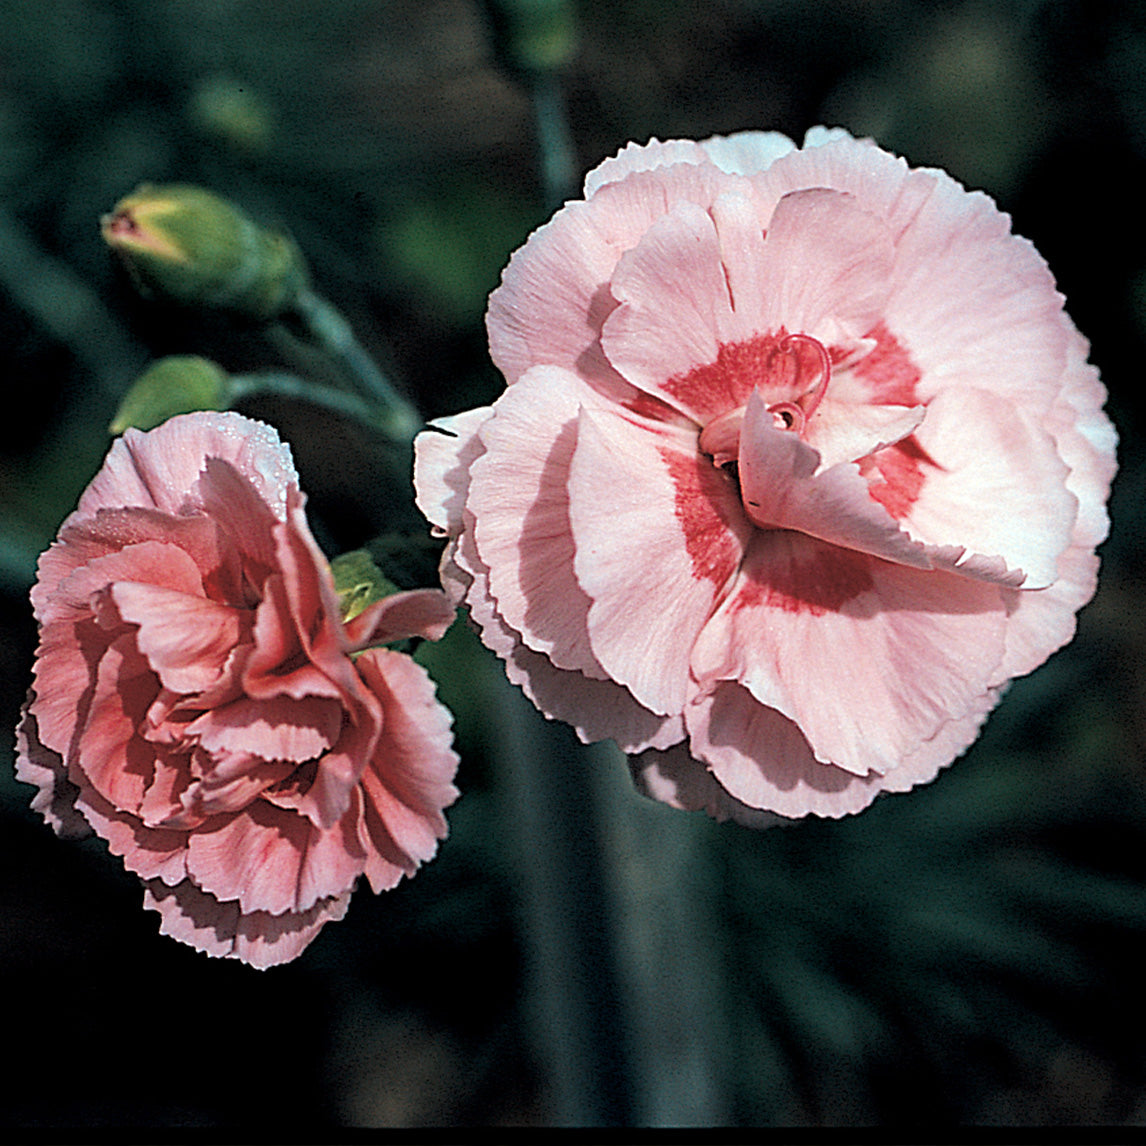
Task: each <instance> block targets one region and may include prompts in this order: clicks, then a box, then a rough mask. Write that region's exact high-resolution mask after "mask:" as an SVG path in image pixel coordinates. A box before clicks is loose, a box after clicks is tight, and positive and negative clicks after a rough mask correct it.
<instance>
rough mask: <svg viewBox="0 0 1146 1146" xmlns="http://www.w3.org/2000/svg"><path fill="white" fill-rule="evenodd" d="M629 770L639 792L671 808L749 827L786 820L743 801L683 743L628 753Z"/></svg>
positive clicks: (775, 824)
mask: <svg viewBox="0 0 1146 1146" xmlns="http://www.w3.org/2000/svg"><path fill="white" fill-rule="evenodd" d="M629 771H630V772H631V774H632V777H633V783H634V784H635V785H636V788H637V791H638V792H640V793H641V794H642V795H644V796H648V798H649V799H650V800H657V801H658V802H659V803H662V804H668V806H669V807H670V808H679V809H680V810H681V811H684V812H707V813H708V814H709V815H710V816H711V817H712V818H713V819H714V820H717V821H719V822H721V823H723V822H724V821H725V820H735V821H736V823H738V824H743V825H745V827H749V828H771V827H776V826H778V825H781V824H786V823H788V822H789V821H787V820H785V819H784V818H783V817H782V816H777V815H775V814H774V813H772V812H762V811H760V809H758V808H750V807H748V805H747V804H742V803H741V802H740V801H739V800H737V799H736V797H735V796H732V795H730V794H729V793H728V792H727V791H726V790H725V789H724V788H722V787H721V786H720V784H718V783H717V781H716V779H715V778H714V777H713V775H712V773H711V772H709V770H708V769H707V768H706V767H705V766H704V764H703V763H702V762H701V761H700V760H697V759H696V757H695V756H693V755H691V753H690V750H689V749H688V748H687V747H686V746H685V745H680V746H679V747H676V748H670V749H669V750H668V751H658V750H656V749H650V750H648V751H646V752H642V753H641V754H640V755H638V756H630V757H629Z"/></svg>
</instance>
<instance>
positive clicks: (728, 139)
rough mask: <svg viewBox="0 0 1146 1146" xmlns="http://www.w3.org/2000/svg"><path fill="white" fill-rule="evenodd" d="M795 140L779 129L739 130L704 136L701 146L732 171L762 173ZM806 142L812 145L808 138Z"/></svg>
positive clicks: (726, 169) (739, 173)
mask: <svg viewBox="0 0 1146 1146" xmlns="http://www.w3.org/2000/svg"><path fill="white" fill-rule="evenodd" d="M795 146H796V145H795V144H794V143H793V142H792V141H791V140H790V139H789V138H788V137H787V136H786V135H782V134H781V133H780V132H778V131H739V132H737V133H736V134H735V135H714V136H711V137H710V138H708V139H705V140H702V141H701V144H700V147H701V150H703V152H704V153H705V155H707V156H708V158H709V159H710V160H711V161H712V162H713V163H715V164H716V166H717V167H719V168H720V170H721V171H727V172H728V173H729V174H730V175H758V174H759V173H760V172H761V171H766V170H767V169H768V168H769V167H771V166H772V164H773V163H775V162H776V160H777V159H779V158H780V157H781V156H782V155H787V154H788V152H789V151H792V150H794V149H795ZM805 146H808V144H807V142H805Z"/></svg>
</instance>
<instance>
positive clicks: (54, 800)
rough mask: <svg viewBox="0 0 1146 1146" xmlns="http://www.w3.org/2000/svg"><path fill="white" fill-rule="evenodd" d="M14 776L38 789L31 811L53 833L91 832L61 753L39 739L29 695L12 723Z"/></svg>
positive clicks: (66, 835)
mask: <svg viewBox="0 0 1146 1146" xmlns="http://www.w3.org/2000/svg"><path fill="white" fill-rule="evenodd" d="M16 779H17V780H20V781H22V782H23V783H25V784H35V785H36V787H37V788H38V789H39V791H37V793H36V795H35V796H34V797H33V798H32V811H33V812H38V813H39V814H40V815H41V816H43V817H44V820H45V822H46V823H47V824H49V825H50V826H51V828H52V829H53V831H55V833H56V835H58V836H62V837H64V838H65V839H79V838H80V837H82V836H89V835H91V831H92V830H91V827H90V825H89V824H88V822H87V820H85V819H84V818H83V816H81V815H80V814H79V812H77V811H76V796H77V795H78V794H79V789H78V788H77V787H76V785H75V784H73V783H71V781H69V780H68V770H67V766H66V765H65V763H64V759H63V757H62V756H61V755H60V754H59V753H58V752H53V751H52V749H50V748H48V747H46V746H45V745H44V744H42V743H41V742H40V737H39V732H38V729H37V724H36V717H35V714H34V713H33V712H32V711H31V710H30V698H29V702H28V703H26V704H25V705H24V711H23V714H22V716H21V718H20V723H19V724H18V725H17V727H16Z"/></svg>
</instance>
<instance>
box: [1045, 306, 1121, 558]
mask: <svg viewBox="0 0 1146 1146" xmlns="http://www.w3.org/2000/svg"><path fill="white" fill-rule="evenodd" d="M1089 351H1090V346H1089V344H1088V343H1087V341H1086V339H1084V338H1083V337H1082V336H1081V335H1080V334H1078V332H1077V331H1074V330H1073V327H1072V336H1071V338H1070V341H1069V343H1068V345H1067V364H1066V373H1065V375H1064V377H1063V383H1062V391H1061V392H1060V394H1059V397H1058V400H1057V401H1056V402H1055V404H1054V407H1053V408H1052V409H1051V412H1050V415H1049V416H1048V418H1047V421H1046V423H1045V426H1046V429H1047V430H1049V432H1050V433H1052V434H1053V435H1054V438H1055V442H1056V443H1057V445H1058V452H1059V454H1060V456H1061V457H1062V460H1063V461H1064V462H1065V463H1066V464H1067V465H1068V466H1069V467H1070V476H1069V477H1068V478H1067V479H1066V487H1067V489H1068V490H1070V492H1071V493H1073V494H1074V496H1075V497H1076V498H1078V503H1079V509H1078V521H1077V522H1076V524H1075V529H1074V534H1073V541H1074V544H1076V545H1087V546H1095V545H1098V544H1100V543H1101V542H1102V541H1104V540H1105V539H1106V535H1107V533H1108V532H1109V530H1110V518H1109V517H1108V515H1107V512H1106V500H1107V498H1108V497H1109V496H1110V483H1111V481H1112V480H1113V478H1114V473H1115V470H1116V469H1117V468H1118V463H1117V460H1116V451H1117V446H1118V434H1117V431H1116V430H1115V429H1114V426H1113V425H1112V424H1111V422H1110V419H1109V418H1107V416H1106V415H1105V414H1104V413H1103V410H1102V407H1103V404H1104V403H1105V401H1106V387H1104V386H1103V385H1102V383H1101V382H1100V381H1099V377H1098V371H1097V370H1096V369H1095V368H1094V367H1093V366H1091V365H1090V364H1089V363H1088V362H1087V361H1086V357H1087V354H1088V353H1089Z"/></svg>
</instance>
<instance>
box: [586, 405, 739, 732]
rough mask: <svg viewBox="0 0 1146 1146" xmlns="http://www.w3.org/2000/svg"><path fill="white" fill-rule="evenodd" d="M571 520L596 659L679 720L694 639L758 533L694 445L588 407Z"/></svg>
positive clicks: (674, 433) (687, 438)
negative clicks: (754, 531) (588, 599)
mask: <svg viewBox="0 0 1146 1146" xmlns="http://www.w3.org/2000/svg"><path fill="white" fill-rule="evenodd" d="M569 514H570V520H571V522H572V525H573V536H574V537H575V538H576V551H575V553H574V554H573V567H574V569H575V571H576V574H577V580H578V581H579V582H580V584H581V586H582V587H583V588H584V590H585V592H586V593H588V595H589V597H590V598H591V599H592V602H593V603H592V607H591V608H590V610H589V617H588V626H589V635H590V639H591V642H592V647H593V652H594V653H595V654H596V656H597V659H598V660H599V661H600V663H601V664H602V665H603V666H604V668H605V669H606V670H607V671H608V674H609V676H610V677H611V678H612V679H613V680H615V681H618V682H619V683H620V684H623V685H625V687H626V688H628V690H629V691H630V692H631V693H632V694H633V696H634V697H635V698H636V699H637V700H638V701H639V702H640V703H641V704H643V705H644V706H645V707H646V708H649V709H651V710H652V711H653V712H657V713H661V714H663V715H670V714H673V713H679V712H680V711H681V710H682V708H683V707H684V703H685V701H686V700H687V698H688V695H689V692H690V690H691V687H692V685H691V681H690V678H689V652H690V650H691V647H692V643H693V640H694V639H695V637H696V634H697V633H699V632H700V629H701V626H703V625H704V623H705V621H706V620H707V618H708V616H709V614H710V613H711V611H712V608H713V606H714V604H715V603H716V601H717V600H718V599H719V596H720V594H721V593H722V592H723V590H724V587H725V585H726V584H727V583H728V582H729V580H730V579H731V577H732V575H733V574H734V573H735V571H736V568H737V566H738V564H739V562H740V558H741V555H742V554H743V552H744V547H745V545H746V544H747V542H748V538H749V536H750V534H751V527H750V526H749V524H748V522H747V521H746V520H745V518H744V516H743V513H742V511H741V509H740V504H739V498H738V496H737V493H736V490H735V487H734V485H733V483H732V482H731V481H730V480H729V478H728V476H727V475H726V474H724V473H723V472H722V471H719V470H717V469H715V468H714V467H713V466H711V465H710V464H709V463H708V462H707V460H706V459H704V458H702V457H700V456H699V455H698V454H697V449H696V439H695V436H694V435H690V434H687V433H685V432H684V431H679V430H673V429H671V428H669V427H665V426H659V425H657V424H655V423H650V424H645V425H642V424H640V423H639V421H638V420H637V419H636V418H635V416H634V417H632V418H630V417H623V416H620V415H618V414H614V413H611V412H608V411H604V410H588V409H586V410H582V412H581V417H580V420H579V423H578V427H577V447H576V452H575V453H574V456H573V464H572V466H571V467H570V470H569ZM635 569H639V575H634V570H635Z"/></svg>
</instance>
